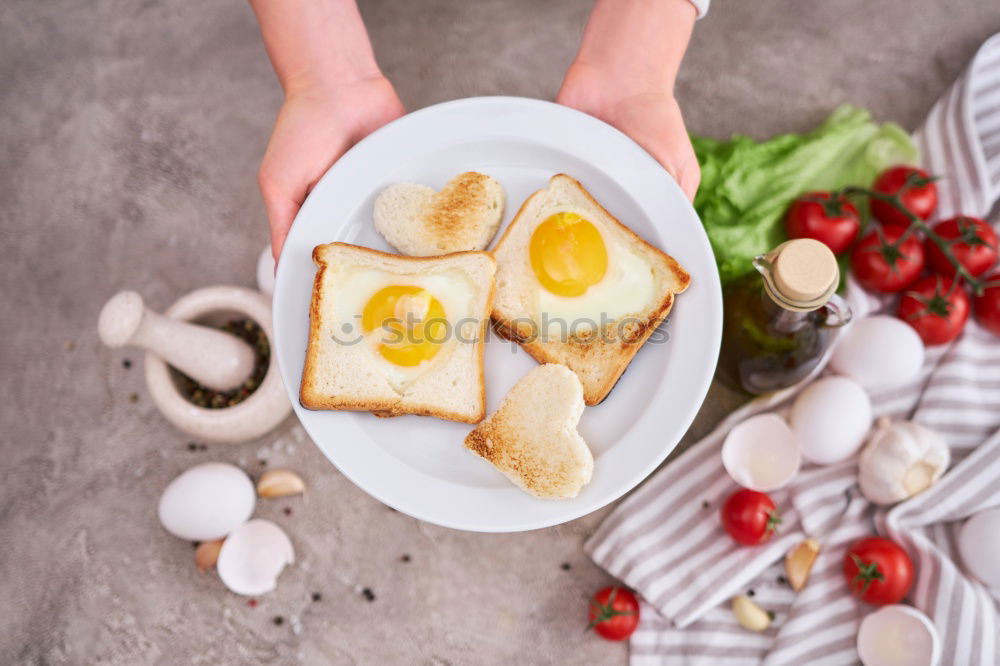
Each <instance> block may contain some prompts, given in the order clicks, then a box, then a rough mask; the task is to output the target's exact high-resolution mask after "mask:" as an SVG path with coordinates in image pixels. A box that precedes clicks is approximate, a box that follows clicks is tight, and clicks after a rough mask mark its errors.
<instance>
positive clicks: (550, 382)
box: [465, 363, 594, 499]
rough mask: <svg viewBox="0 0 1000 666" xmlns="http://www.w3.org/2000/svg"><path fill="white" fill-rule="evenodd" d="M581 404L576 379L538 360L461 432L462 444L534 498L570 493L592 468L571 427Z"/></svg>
mask: <svg viewBox="0 0 1000 666" xmlns="http://www.w3.org/2000/svg"><path fill="white" fill-rule="evenodd" d="M583 409H584V405H583V386H582V385H581V384H580V378H579V377H578V376H577V375H576V374H575V373H574V372H573V371H571V370H570V369H569V368H567V367H566V366H563V365H558V364H555V363H549V364H545V365H539V366H536V367H534V368H532V369H531V371H530V372H528V374H526V375H525V376H524V377H522V378H521V379H520V380H519V381H518V382H517V384H515V385H514V387H513V388H512V389H511V390H510V392H509V393H507V395H506V396H505V397H504V399H503V402H502V403H500V407H499V408H498V409H497V411H495V412H494V413H492V414H490V415H489V416H488V417H487V418H486V420H485V421H483V422H482V423H480V424H479V425H478V426H476V428H475V429H474V430H473V431H472V432H470V433H469V434H468V435H467V436H466V438H465V448H467V449H469V450H470V451H472V452H473V453H475V454H476V455H478V456H479V457H481V458H483V459H485V460H487V461H489V462H490V463H492V464H493V466H495V467H496V468H497V469H498V470H500V471H501V472H502V473H503V474H504V475H505V476H506V477H507V478H508V479H510V480H511V482H513V483H514V485H516V486H517V487H519V488H521V489H522V490H524V491H525V492H528V493H531V494H532V495H534V496H535V497H540V498H542V499H567V498H570V497H576V496H577V494H579V492H580V489H581V488H583V486H585V485H587V484H588V483H590V477H591V475H592V474H593V471H594V456H593V455H592V454H591V452H590V448H588V446H587V443H586V442H585V441H584V440H583V437H581V436H580V433H578V432H577V430H576V426H577V423H579V421H580V416H581V415H582V414H583Z"/></svg>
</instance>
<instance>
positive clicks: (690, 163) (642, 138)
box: [556, 64, 701, 201]
mask: <svg viewBox="0 0 1000 666" xmlns="http://www.w3.org/2000/svg"><path fill="white" fill-rule="evenodd" d="M556 102H558V103H559V104H564V105H566V106H569V107H572V108H574V109H577V110H579V111H583V112H584V113H587V114H590V115H592V116H595V117H597V118H600V119H601V120H603V121H604V122H606V123H608V124H609V125H613V126H614V127H617V128H618V129H619V130H621V131H622V132H624V133H625V134H627V135H628V136H629V137H631V138H632V140H633V141H635V142H636V143H638V144H639V145H640V146H642V147H643V148H645V149H646V151H647V152H648V153H649V154H650V155H652V156H653V158H655V159H656V161H658V162H659V163H660V164H662V165H663V168H664V169H666V170H667V172H669V173H670V175H671V176H673V177H674V180H676V181H677V184H678V185H680V187H681V189H682V190H683V191H684V194H685V195H687V198H688V199H690V200H692V201H693V200H694V195H695V192H697V191H698V183H699V182H700V181H701V169H700V168H699V167H698V160H697V158H696V157H695V154H694V149H693V148H692V147H691V139H690V138H689V137H688V133H687V129H685V127H684V119H683V118H682V117H681V109H680V107H679V106H678V105H677V100H676V99H674V96H673V93H672V91H671V90H669V89H660V88H658V87H656V86H647V85H643V84H640V83H637V82H628V81H622V80H621V79H618V80H616V79H615V77H613V76H611V75H609V74H605V73H604V72H602V71H601V70H599V69H597V68H594V67H589V66H586V65H581V64H574V65H573V66H572V67H570V69H569V71H568V72H567V73H566V78H565V80H564V81H563V85H562V88H561V89H560V90H559V94H558V95H557V96H556Z"/></svg>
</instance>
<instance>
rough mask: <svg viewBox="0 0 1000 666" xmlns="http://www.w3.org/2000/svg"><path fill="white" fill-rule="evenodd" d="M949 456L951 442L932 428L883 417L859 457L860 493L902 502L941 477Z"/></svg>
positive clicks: (882, 501) (880, 501)
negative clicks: (942, 437) (892, 420)
mask: <svg viewBox="0 0 1000 666" xmlns="http://www.w3.org/2000/svg"><path fill="white" fill-rule="evenodd" d="M950 459H951V454H950V452H949V451H948V445H947V444H946V443H945V441H944V440H943V439H941V436H940V435H938V434H937V433H936V432H934V431H933V430H930V429H929V428H926V427H924V426H922V425H920V424H919V423H914V422H913V421H899V422H897V423H892V422H891V421H890V420H889V419H888V418H887V417H882V418H881V419H879V421H878V426H877V427H876V429H875V432H874V433H873V434H872V436H871V439H869V440H868V444H867V445H866V446H865V448H864V450H863V451H862V452H861V457H860V458H859V460H858V467H859V471H858V481H859V482H860V484H861V493H862V494H863V495H864V496H865V497H866V498H868V500H869V501H871V502H874V503H875V504H895V503H896V502H901V501H903V500H905V499H907V498H909V497H913V496H914V495H916V494H917V493H919V492H922V491H924V490H926V489H927V488H929V487H930V486H931V485H933V484H934V482H936V481H937V480H938V479H939V478H941V475H942V474H944V471H945V470H946V469H947V468H948V462H949V461H950Z"/></svg>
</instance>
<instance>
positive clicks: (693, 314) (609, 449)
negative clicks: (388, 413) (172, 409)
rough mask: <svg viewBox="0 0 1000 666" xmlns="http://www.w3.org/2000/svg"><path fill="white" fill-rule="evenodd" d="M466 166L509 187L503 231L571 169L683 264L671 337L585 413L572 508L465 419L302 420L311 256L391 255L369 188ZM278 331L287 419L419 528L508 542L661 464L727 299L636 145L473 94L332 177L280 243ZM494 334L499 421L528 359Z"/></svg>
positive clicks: (595, 504)
mask: <svg viewBox="0 0 1000 666" xmlns="http://www.w3.org/2000/svg"><path fill="white" fill-rule="evenodd" d="M468 170H475V171H482V172H484V173H488V174H490V175H491V176H493V177H494V178H496V179H497V180H499V181H500V183H501V184H502V185H503V187H504V189H505V190H506V195H507V211H506V214H505V216H504V225H506V224H507V223H508V222H509V221H510V219H511V218H512V217H513V215H514V214H515V213H516V212H517V209H518V207H519V206H520V205H521V202H523V201H524V200H525V199H526V198H527V197H528V196H529V195H530V194H531V193H532V192H534V191H536V190H538V189H541V188H543V187H545V185H546V183H547V181H548V179H549V177H550V176H552V175H553V174H555V173H559V172H565V173H567V174H569V175H571V176H573V177H574V178H576V179H578V180H579V181H580V182H581V183H583V185H584V187H586V188H587V189H588V190H589V191H590V192H591V193H592V194H593V195H594V196H595V197H596V198H597V200H598V201H600V202H601V203H602V204H603V205H604V207H605V208H607V209H608V210H609V211H611V213H612V214H614V215H615V216H617V217H618V218H619V219H620V220H622V221H623V222H624V223H625V224H627V225H628V226H630V227H631V228H632V229H633V230H635V231H636V232H637V233H638V234H639V235H640V236H642V237H643V238H645V239H647V240H648V241H650V242H651V243H653V244H654V245H656V246H658V247H661V248H663V249H664V250H665V251H667V252H668V253H670V254H671V255H673V256H674V257H676V258H677V260H678V261H680V263H681V265H683V266H684V267H685V268H687V270H688V271H689V272H690V273H691V276H692V284H691V286H690V288H689V289H688V290H687V292H685V293H684V294H682V295H680V296H679V297H678V298H677V300H676V303H675V305H674V308H673V311H672V312H671V314H670V319H669V321H668V322H667V323H666V324H664V326H665V332H666V333H667V334H668V340H667V341H666V342H660V343H659V344H653V343H652V342H650V343H647V344H646V345H645V346H644V347H643V348H642V349H641V350H640V351H639V353H638V354H637V355H636V357H635V359H634V360H633V361H632V364H631V365H630V366H629V369H628V370H627V371H626V372H625V375H624V376H623V377H622V379H621V380H620V381H619V382H618V385H617V386H616V387H615V389H614V390H613V391H612V392H611V394H610V395H609V396H608V398H607V399H606V400H605V401H604V402H603V403H602V404H600V405H598V406H595V407H588V408H587V409H586V411H585V412H584V415H583V418H582V420H581V421H580V433H581V434H582V435H583V437H584V439H586V441H587V442H588V443H589V445H590V448H591V450H592V451H593V453H594V458H595V464H594V476H593V480H592V481H591V482H590V484H589V485H588V486H586V487H585V488H584V489H583V491H582V492H581V493H580V495H579V496H578V497H576V498H575V499H572V500H564V501H545V500H539V499H535V498H533V497H531V496H529V495H527V494H525V493H523V492H521V491H520V490H518V489H516V488H515V487H514V486H513V485H511V483H510V482H509V481H508V480H507V479H506V478H505V477H504V476H503V475H501V474H500V472H498V471H496V469H494V468H493V467H492V466H491V465H490V464H489V463H487V462H485V461H483V460H481V459H479V458H477V457H476V456H475V455H473V454H472V453H470V452H468V451H466V450H465V449H464V448H463V446H462V441H463V439H464V438H465V435H466V434H467V433H468V432H469V430H470V429H471V426H469V425H465V424H461V423H451V422H446V421H441V420H438V419H434V418H430V417H420V416H401V417H396V418H392V419H382V418H377V417H375V416H373V415H371V414H366V413H354V412H322V411H309V410H306V409H304V408H302V407H301V405H299V400H298V389H299V383H300V381H301V378H302V364H303V361H304V358H305V349H306V341H307V334H308V318H309V300H310V296H311V291H312V282H313V275H314V272H315V267H314V265H313V263H312V259H311V253H312V249H313V247H314V246H316V245H318V244H320V243H329V242H331V241H335V240H339V241H346V242H349V243H355V244H357V245H364V246H367V247H372V248H376V249H379V250H386V251H391V248H390V247H389V246H388V245H387V244H386V242H385V241H384V240H383V239H382V237H381V236H379V234H378V233H377V232H376V231H375V229H374V226H373V225H372V205H373V202H374V200H375V197H376V196H377V195H378V193H379V192H380V191H381V190H382V189H383V188H385V187H386V186H388V185H390V184H392V183H396V182H400V181H408V182H416V183H423V184H426V185H429V186H431V187H434V188H440V187H442V186H443V185H444V184H445V183H446V182H447V181H448V179H449V178H451V177H452V176H454V175H455V174H458V173H460V172H462V171H468ZM502 231H503V228H502V227H501V233H502ZM498 237H499V234H498ZM274 328H275V347H276V350H275V353H277V354H278V362H279V366H280V368H281V374H282V376H283V378H284V380H285V386H287V387H288V392H289V395H290V397H291V399H292V403H293V404H294V405H295V413H296V414H297V415H298V417H299V420H301V421H302V424H303V426H305V429H306V431H307V432H308V433H309V435H310V436H311V437H312V439H313V441H315V442H316V444H317V446H319V448H320V449H321V450H322V451H323V453H324V454H325V455H326V456H327V458H329V459H330V461H331V462H332V463H333V464H334V465H336V466H337V468H338V469H339V470H340V471H341V472H343V473H344V474H345V475H346V476H347V477H348V478H349V479H351V480H352V481H353V482H354V483H355V484H357V485H358V486H359V487H361V488H362V489H363V490H365V491H366V492H367V493H369V494H370V495H372V496H373V497H375V498H377V499H378V500H380V501H382V502H384V503H385V504H388V505H389V506H391V507H393V508H395V509H397V510H399V511H402V512H404V513H407V514H409V515H411V516H414V517H416V518H420V519H421V520H426V521H429V522H432V523H437V524H439V525H444V526H446V527H453V528H456V529H463V530H475V531H483V532H513V531H519V530H530V529H535V528H540V527H547V526H549V525H556V524H559V523H562V522H565V521H568V520H572V519H573V518H577V517H579V516H583V515H585V514H587V513H590V512H591V511H594V510H596V509H598V508H600V507H602V506H604V505H606V504H608V503H609V502H611V501H613V500H615V499H616V498H618V497H620V496H621V495H623V494H624V493H626V492H627V491H629V490H631V489H632V488H634V487H635V486H636V485H637V484H638V483H639V482H640V481H642V480H643V479H644V478H645V477H646V476H647V475H649V474H650V472H652V471H653V470H654V469H656V467H657V465H659V464H660V462H662V461H663V459H664V458H665V457H666V455H667V454H668V453H669V452H670V451H671V450H672V449H673V448H674V446H675V445H676V444H677V442H678V441H679V440H680V438H681V436H682V435H683V434H684V432H685V431H686V430H687V428H688V426H689V425H690V424H691V421H692V420H693V419H694V417H695V414H696V413H697V411H698V408H699V407H700V406H701V403H702V400H703V399H704V397H705V393H706V391H707V390H708V386H709V384H710V382H711V378H712V373H713V372H714V370H715V363H716V359H717V357H718V351H719V339H720V335H721V328H722V298H721V291H720V286H719V277H718V273H717V271H716V268H715V261H714V259H713V257H712V251H711V248H710V246H709V244H708V239H707V237H706V236H705V232H704V231H703V229H702V227H701V223H700V222H699V221H698V217H697V216H696V214H695V212H694V209H693V208H692V207H691V205H690V204H689V203H688V202H687V200H686V199H685V198H684V195H683V193H682V192H681V190H680V188H678V187H677V185H676V183H675V182H674V181H673V179H672V178H671V177H670V176H669V175H668V174H667V173H666V171H664V170H663V169H662V168H661V167H660V166H659V165H658V164H657V163H656V162H655V161H654V160H653V159H652V158H651V157H650V156H649V155H648V154H647V153H646V152H645V151H644V150H642V149H641V148H640V147H639V146H638V145H636V144H635V143H634V142H633V141H632V140H631V139H629V138H628V137H626V136H625V135H624V134H622V133H621V132H619V131H618V130H616V129H614V128H613V127H611V126H610V125H607V124H605V123H603V122H601V121H599V120H596V119H594V118H592V117H590V116H587V115H585V114H583V113H579V112H577V111H574V110H571V109H568V108H566V107H563V106H559V105H556V104H552V103H549V102H542V101H538V100H532V99H522V98H515V97H480V98H472V99H463V100H458V101H454V102H447V103H444V104H438V105H437V106H432V107H429V108H426V109H422V110H420V111H417V112H415V113H412V114H410V115H408V116H406V117H404V118H401V119H399V120H397V121H395V122H393V123H391V124H389V125H387V126H385V127H384V128H382V129H380V130H378V131H377V132H375V133H374V134H372V135H371V136H369V137H368V138H366V139H365V140H364V141H362V142H360V143H359V144H358V145H356V146H355V147H354V148H352V149H351V150H350V151H349V152H348V153H347V154H346V155H344V156H343V157H342V158H341V159H340V160H339V161H338V162H337V163H336V164H335V165H334V166H333V167H331V168H330V170H329V171H328V172H327V173H326V175H325V176H324V177H323V179H322V180H320V181H319V183H318V184H317V185H316V187H315V189H313V191H312V193H311V194H310V195H309V198H308V199H307V200H306V202H305V204H304V205H303V206H302V209H301V210H300V211H299V214H298V217H296V219H295V225H294V226H293V227H292V230H291V233H290V234H289V236H288V240H287V241H286V242H285V247H284V250H283V253H282V256H281V261H280V262H279V268H278V275H277V283H276V286H275V291H274ZM661 333H662V331H661ZM490 337H491V339H490V340H489V342H488V343H487V345H486V389H487V409H488V410H489V411H490V412H492V411H493V410H494V409H496V407H497V405H498V404H499V402H500V400H501V398H502V397H503V396H504V394H505V393H506V392H507V390H508V389H510V387H511V386H513V385H514V383H515V382H516V381H517V380H518V379H519V378H520V377H521V376H523V375H524V373H526V372H527V371H528V370H529V369H531V368H532V367H533V366H534V365H535V361H534V360H532V359H531V357H529V356H528V355H527V354H526V353H525V352H523V351H522V350H521V349H520V348H518V347H517V345H515V344H513V343H509V342H505V341H503V340H501V339H499V338H497V337H496V335H495V334H491V336H490Z"/></svg>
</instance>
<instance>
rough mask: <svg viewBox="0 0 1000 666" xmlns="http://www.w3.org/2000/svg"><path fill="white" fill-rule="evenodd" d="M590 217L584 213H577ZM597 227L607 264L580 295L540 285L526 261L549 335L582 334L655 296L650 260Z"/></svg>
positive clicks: (643, 305)
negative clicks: (554, 290) (570, 294)
mask: <svg viewBox="0 0 1000 666" xmlns="http://www.w3.org/2000/svg"><path fill="white" fill-rule="evenodd" d="M561 212H576V211H567V210H566V209H565V208H559V209H558V210H555V209H553V210H552V211H551V212H546V213H545V214H542V215H539V219H540V220H546V219H548V218H549V217H550V216H551V215H554V214H555V213H561ZM577 214H578V215H580V217H582V218H583V219H585V220H588V221H590V219H589V218H588V216H587V214H586V213H583V212H580V213H577ZM595 227H597V230H598V232H600V234H601V239H602V240H603V241H604V247H605V248H606V249H607V253H608V268H607V271H606V272H605V274H604V277H603V278H601V281H600V282H598V283H596V284H593V285H591V286H590V287H588V288H587V291H585V292H584V293H582V294H580V295H579V296H569V297H567V296H559V295H558V294H553V293H552V292H551V291H549V290H548V289H546V288H545V286H544V285H542V284H541V283H540V282H539V281H538V278H537V277H536V276H535V272H534V270H533V269H532V268H531V265H530V255H529V258H528V259H527V261H528V271H529V272H530V275H531V284H532V287H533V290H534V311H535V313H536V322H537V323H538V324H539V326H545V327H546V328H547V333H548V335H549V337H550V339H551V338H552V336H560V335H562V334H563V332H568V333H574V332H576V333H580V334H584V333H586V332H587V331H588V330H592V329H593V327H595V326H599V325H600V324H601V323H602V321H603V322H612V321H619V320H621V319H624V318H626V317H628V316H630V315H637V314H639V313H641V312H644V311H645V310H647V309H648V308H649V306H650V304H651V303H653V301H654V300H655V299H656V297H657V293H656V278H655V276H654V275H653V270H652V268H651V267H650V265H649V261H648V260H646V259H645V258H643V257H641V256H640V255H638V254H637V253H636V252H634V251H633V250H632V249H631V248H629V247H628V246H627V245H626V244H624V243H622V242H621V240H620V239H618V238H615V237H613V236H612V235H611V234H608V233H606V232H605V230H604V229H601V228H600V227H599V226H597V225H595Z"/></svg>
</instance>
